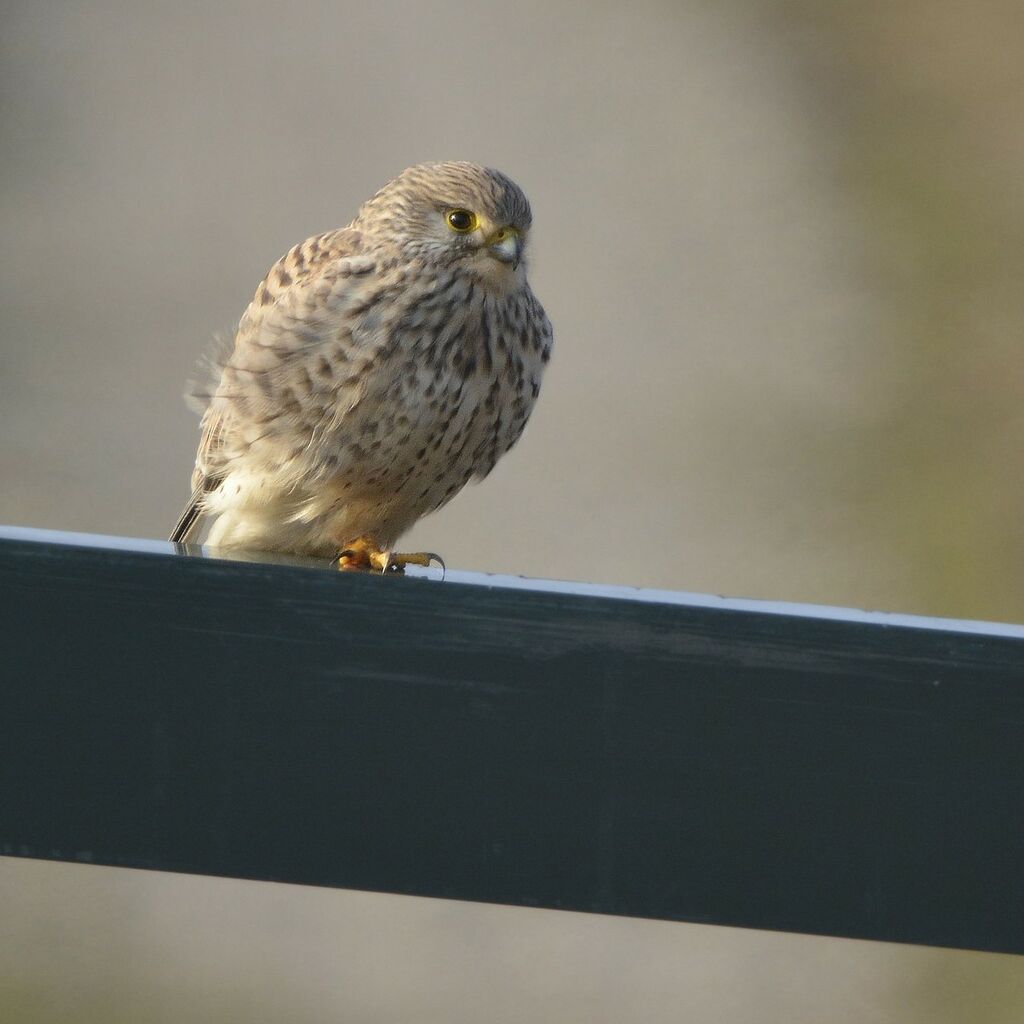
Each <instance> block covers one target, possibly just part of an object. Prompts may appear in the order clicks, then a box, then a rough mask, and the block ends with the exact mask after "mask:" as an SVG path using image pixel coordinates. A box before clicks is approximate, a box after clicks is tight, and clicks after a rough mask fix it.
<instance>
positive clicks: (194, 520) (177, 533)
mask: <svg viewBox="0 0 1024 1024" xmlns="http://www.w3.org/2000/svg"><path fill="white" fill-rule="evenodd" d="M209 490H210V487H209V483H208V482H207V481H204V482H203V483H201V484H200V485H199V486H198V487H197V488H196V489H195V490H194V491H193V492H192V497H191V498H189V499H188V503H187V504H186V505H185V508H184V511H183V512H182V513H181V515H180V516H179V517H178V521H177V523H175V525H174V529H173V530H172V531H171V536H170V538H169V539H170V541H171V543H172V544H187V543H188V542H189V538H190V537H191V536H192V533H193V532H194V530H195V528H196V527H197V526H198V525H199V520H200V519H201V518H202V515H203V498H205V497H206V492H207V491H209Z"/></svg>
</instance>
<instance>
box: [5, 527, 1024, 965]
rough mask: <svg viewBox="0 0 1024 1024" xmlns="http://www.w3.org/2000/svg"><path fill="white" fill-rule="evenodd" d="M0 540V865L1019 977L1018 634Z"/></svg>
mask: <svg viewBox="0 0 1024 1024" xmlns="http://www.w3.org/2000/svg"><path fill="white" fill-rule="evenodd" d="M189 554H195V552H182V551H175V549H174V548H173V547H172V546H170V545H167V544H162V543H157V542H144V541H127V540H123V539H116V538H98V537H90V536H83V535H63V534H51V533H45V532H43V531H28V530H18V529H15V528H7V529H5V530H3V531H0V635H2V659H3V660H2V668H0V853H3V854H6V855H11V856H26V857H36V858H47V859H54V860H77V861H91V862H95V863H101V864H110V865H122V866H126V867H136V868H150V869H159V870H170V871H184V872H195V873H200V874H212V875H225V876H234V877H242V878H253V879H273V880H279V881H286V882H296V883H303V884H309V885H321V886H338V887H344V888H356V889H366V890H374V891H385V892H396V893H410V894H416V895H423V896H435V897H444V898H451V899H464V900H478V901H486V902H494V903H506V904H518V905H525V906H536V907H547V908H560V909H566V910H582V911H593V912H600V913H607V914H625V915H632V916H640V917H655V918H665V919H672V920H679V921H695V922H704V923H709V924H725V925H740V926H746V927H755V928H768V929H779V930H786V931H797V932H807V933H817V934H827V935H842V936H855V937H861V938H871V939H884V940H891V941H897V942H914V943H925V944H933V945H943V946H957V947H964V948H974V949H981V950H998V951H1005V952H1018V953H1021V952H1024V628H1022V627H1019V626H1009V625H1005V626H1004V625H998V624H988V623H971V622H954V621H948V620H930V619H920V618H913V617H906V616H886V615H879V614H871V613H860V612H853V611H844V610H841V609H824V608H815V607H808V606H796V605H773V604H759V603H758V602H750V601H727V600H721V599H717V598H704V597H700V596H697V595H689V594H668V593H662V592H643V591H630V590H625V589H622V588H601V587H594V586H586V585H572V584H551V583H544V582H542V581H530V580H513V579H507V578H499V577H486V576H476V575H470V574H461V573H450V574H449V576H448V578H447V579H446V580H445V581H444V582H440V581H439V580H438V579H436V578H427V577H425V576H417V577H406V578H399V577H369V576H359V575H351V574H342V573H336V572H332V571H329V570H328V569H326V568H324V567H323V566H318V565H312V564H298V563H286V564H281V563H276V564H275V563H269V562H262V561H261V562H244V561H227V560H218V559H212V558H206V557H188V555H189Z"/></svg>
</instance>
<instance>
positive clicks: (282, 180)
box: [0, 0, 1024, 1024]
mask: <svg viewBox="0 0 1024 1024" xmlns="http://www.w3.org/2000/svg"><path fill="white" fill-rule="evenodd" d="M3 15H4V31H3V34H2V39H0V137H2V138H3V139H4V146H3V158H2V161H0V177H2V188H0V230H2V233H3V238H4V241H5V244H4V246H3V252H2V255H0V260H2V272H0V296H2V301H0V437H2V441H0V472H2V481H3V484H2V487H0V522H5V523H13V524H20V525H28V526H38V527H50V528H58V529H69V530H86V531H95V532H103V533H113V534H126V535H131V536H139V537H163V536H165V535H166V534H167V532H168V530H169V529H170V527H171V525H172V524H173V522H174V520H175V518H176V516H177V513H178V512H179V510H180V506H181V505H182V503H183V502H184V499H185V498H186V496H187V493H188V478H189V474H190V471H191V465H192V459H193V456H194V451H195V445H196V442H197V441H198V433H197V430H196V426H197V423H196V420H195V419H194V417H193V416H192V414H191V413H189V412H188V410H187V409H186V407H185V405H184V403H183V401H182V397H181V396H182V393H183V391H184V386H185V381H186V380H187V379H188V378H189V377H190V376H191V375H192V374H193V372H194V365H195V362H196V360H197V358H198V357H199V356H200V355H202V354H203V353H204V352H205V351H207V350H208V349H209V347H210V344H211V340H212V337H213V335H214V333H216V332H224V331H228V330H230V328H231V327H232V325H233V324H234V323H235V322H236V321H237V319H238V317H239V315H240V314H241V312H242V310H243V309H244V307H245V305H246V303H247V302H248V301H249V298H250V297H251V294H252V292H253V290H254V288H255V286H256V284H257V283H258V281H259V280H260V278H261V277H262V275H263V274H264V272H265V271H266V269H267V268H268V266H269V265H270V264H271V263H272V262H273V261H274V260H275V259H276V258H277V257H278V256H279V255H280V254H281V253H282V252H284V251H285V250H286V249H287V248H288V247H289V246H291V245H292V244H293V243H294V242H296V241H299V240H301V239H303V238H304V237H306V236H307V235H310V234H313V233H316V232H319V231H323V230H327V229H329V228H333V227H337V226H340V225H342V224H344V223H346V222H347V221H348V220H349V219H350V218H351V217H352V215H353V214H354V212H355V209H356V207H357V206H358V204H359V203H360V202H361V201H362V200H363V199H365V198H367V197H368V196H369V195H370V194H372V192H373V191H374V190H375V189H376V188H378V187H379V186H380V185H381V184H382V183H383V182H384V181H385V180H387V179H388V178H389V177H391V176H393V175H394V174H396V173H397V172H398V171H400V170H401V169H402V168H403V167H405V166H407V165H409V164H411V163H416V162H419V161H421V160H436V159H469V160H475V161H478V162H481V163H487V164H490V165H493V166H496V167H499V168H501V169H502V170H504V171H506V172H507V173H508V174H510V175H511V176H512V177H513V178H515V179H516V180H517V181H518V182H519V183H520V184H521V185H522V186H523V188H524V189H525V190H526V192H527V194H528V195H529V196H530V199H531V201H532V203H533V207H534V215H535V230H534V233H533V264H532V271H531V277H532V281H533V285H534V288H535V290H536V292H537V293H538V295H539V296H540V298H541V299H542V301H543V302H544V304H545V306H546V308H547V310H548V312H549V314H550V316H551V319H552V321H553V322H554V324H555V331H556V351H555V358H554V360H553V362H552V364H551V367H550V370H549V374H548V376H547V378H546V380H545V387H544V391H543V393H542V396H541V401H540V403H539V406H538V408H537V411H536V413H535V415H534V418H533V420H532V421H531V424H530V427H529V429H528V430H527V433H526V435H525V437H524V439H523V441H522V442H521V443H520V445H519V446H518V447H517V448H516V449H515V450H514V451H513V452H512V453H511V454H510V455H509V456H508V457H507V458H506V459H505V460H504V461H503V462H502V463H501V464H500V465H499V467H498V469H497V470H496V471H495V472H494V473H493V474H492V476H491V477H490V478H488V480H487V482H486V483H485V484H484V485H482V486H480V487H478V488H471V489H468V490H467V491H465V492H464V493H463V494H462V495H461V496H460V497H459V498H458V499H456V501H455V502H454V503H453V504H452V505H450V506H449V507H448V508H447V509H445V510H443V511H442V512H440V513H438V514H437V515H435V516H433V517H430V518H428V519H427V520H425V521H424V522H423V523H421V524H420V525H419V526H418V527H417V529H416V530H415V532H414V533H413V534H411V535H410V536H409V538H407V543H406V545H404V546H407V547H409V548H410V549H416V548H417V547H426V548H429V549H431V550H437V551H441V552H443V554H444V555H445V558H446V560H447V562H448V564H449V565H450V566H452V567H453V568H459V569H477V570H493V571H500V572H511V573H523V574H526V575H533V576H549V577H558V578H566V579H586V580H594V581H602V582H612V583H626V584H637V585H644V586H658V587H667V588H673V589H686V590H695V591H707V592H714V593H723V594H728V595H732V596H746V597H762V598H777V599H785V600H797V601H817V602H824V603H829V604H841V605H853V606H866V607H872V608H884V609H888V610H898V611H909V612H919V613H925V614H938V615H950V616H961V617H972V618H986V619H997V620H1004V621H1024V518H1022V515H1021V509H1022V506H1024V474H1022V473H1021V472H1020V462H1021V448H1022V445H1024V403H1022V402H1021V395H1022V393H1024V351H1022V345H1021V342H1022V331H1024V286H1022V279H1024V102H1022V96H1024V92H1022V90H1024V6H1022V5H1021V4H1020V2H1019V0H974V2H972V3H970V4H967V3H963V2H960V3H957V2H953V0H927V2H925V0H901V2H900V3H898V4H893V3H886V2H882V0H868V2H863V3H860V4H821V3H817V2H814V0H718V2H715V3H712V2H711V0H703V2H702V0H677V2H674V3H668V2H653V0H635V2H634V3H632V4H630V5H629V8H628V10H627V9H626V8H625V7H624V6H622V5H619V4H613V3H604V2H590V3H570V2H564V3H558V4H553V3H550V2H536V0H520V2H518V3H516V4H507V3H505V4H499V3H496V2H492V0H474V2H469V0H449V2H445V3H413V2H406V3H401V2H395V0H377V2H375V3H374V4H365V3H362V4H356V3H349V2H345V0H335V2H333V3H327V2H323V3H314V2H310V0H293V2H292V3H290V4H288V5H281V4H273V3H268V2H265V0H254V2H249V3H234V2H222V3H219V4H216V5H209V4H206V3H198V2H193V0H181V2H178V3H176V4H174V5H159V6H158V5H148V6H142V5H137V4H131V3H128V2H124V3H112V2H107V0H91V2H87V0H64V2H50V0H35V2H32V3H28V2H21V3H19V2H7V3H5V4H4V7H3ZM0 944H2V949H3V953H2V954H0V1018H3V1019H4V1020H11V1021H18V1022H21V1021H26V1022H28V1021H51V1020H58V1019H59V1020H65V1019H69V1018H72V1019H76V1020H86V1021H92V1020H96V1021H99V1020H103V1021H118V1022H120V1021H126V1022H127V1021H132V1022H150V1021H153V1022H164V1021H167V1022H171V1021H180V1020H192V1021H201V1020H211V1021H213V1020H216V1021H236V1020H237V1021H247V1022H248V1021H258V1022H262V1021H268V1022H269V1021H280V1020H282V1019H287V1020H289V1021H297V1022H306V1021H310V1022H313V1021H324V1020H345V1021H360V1022H361V1021H416V1022H420V1021H424V1022H426V1021H438V1022H440V1021H467V1022H470V1021H474V1022H475V1021H480V1020H492V1021H499V1022H504V1021H509V1022H511V1021H519V1020H536V1021H624V1020H625V1021H628V1020H644V1021H675V1020H679V1019H688V1020H700V1021H735V1020H749V1019H756V1020H758V1021H759V1022H776V1021H778V1022H780V1024H781V1022H787V1024H792V1022H803V1021H808V1022H810V1021H820V1020H829V1021H837V1022H846V1021H849V1022H854V1021H856V1022H861V1021H871V1022H874V1021H878V1022H882V1021H899V1022H903V1021H908V1022H917V1021H921V1022H925V1021H928V1022H935V1021H939V1022H944V1021H950V1022H952V1021H968V1020H969V1021H972V1022H1003V1021H1006V1022H1010V1021H1014V1022H1016V1021H1019V1020H1020V1019H1021V1017H1022V1014H1024V967H1022V964H1021V961H1020V960H1014V959H1012V958H1007V957H997V956H982V955H976V954H967V953H956V952H949V951H939V950H924V949H910V948H897V947H890V946H882V945H874V944H869V943H857V942H846V941H840V940H825V939H815V938H807V937H796V936H783V935H768V934H760V933H754V932H742V931H734V930H730V929H715V928H701V927H691V926H684V925H668V924H662V923H657V922H641V921H628V920H612V919H607V918H598V917H587V916H583V915H570V914H555V913H551V912H540V911H529V910H512V909H508V908H494V907H479V906H472V905H463V904H449V903H442V902H435V901H430V900H416V899H409V898H399V897H387V896H379V895H377V896H374V895H368V894H361V893H347V892H331V891H322V890H303V889H298V888H292V887H287V886H275V885H257V884H253V883H246V882H233V881H226V880H217V879H198V878H189V877H180V876H169V875H152V874H148V873H145V872H129V871H116V870H111V869H104V868H96V867H75V866H69V865H63V866H61V865H51V864H37V863H33V862H28V861H22V862H19V861H12V860H5V861H3V862H0Z"/></svg>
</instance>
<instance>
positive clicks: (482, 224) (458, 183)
mask: <svg viewBox="0 0 1024 1024" xmlns="http://www.w3.org/2000/svg"><path fill="white" fill-rule="evenodd" d="M530 223H531V215H530V204H529V202H528V201H527V199H526V196H525V195H523V191H522V189H520V188H519V186H518V185H516V183H515V182H514V181H512V180H511V179H510V178H507V177H506V176H505V175H504V174H502V173H501V172H500V171H495V170H492V169H491V168H489V167H480V166H479V165H477V164H470V163H461V162H452V163H435V164H417V165H416V166H415V167H410V168H409V169H408V170H405V171H403V172H402V173H401V174H400V175H399V176H398V177H397V178H394V179H393V180H392V181H389V182H388V183H387V185H385V186H384V187H383V188H382V189H381V190H380V191H379V192H378V193H377V194H376V195H375V196H374V197H373V198H372V199H371V200H370V201H369V202H367V203H365V204H364V205H363V207H362V209H360V211H359V216H358V217H357V218H356V220H355V221H354V222H353V227H355V228H357V229H359V230H360V232H361V233H362V234H363V236H364V238H365V239H366V241H367V242H368V243H370V244H371V245H373V244H376V245H381V246H384V247H388V248H390V247H396V248H397V249H398V250H400V251H401V252H402V253H403V254H404V255H405V256H406V257H408V258H410V259H414V258H422V259H425V260H428V261H431V262H436V263H439V264H441V265H446V266H452V265H457V266H459V267H460V268H462V269H464V270H466V271H468V272H470V273H472V274H473V275H474V276H475V277H477V278H480V279H481V280H483V281H484V282H486V283H488V284H489V285H491V286H492V287H495V288H498V289H499V290H506V289H508V288H511V287H513V286H514V285H515V284H516V283H518V282H521V281H522V280H524V279H525V274H526V270H525V263H524V256H525V250H526V241H527V235H528V233H529V230H530Z"/></svg>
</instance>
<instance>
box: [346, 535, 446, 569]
mask: <svg viewBox="0 0 1024 1024" xmlns="http://www.w3.org/2000/svg"><path fill="white" fill-rule="evenodd" d="M337 562H338V568H339V569H341V570H342V572H391V573H401V572H404V571H405V567H406V566H407V565H422V566H424V567H425V568H426V567H427V566H429V565H430V564H431V562H437V563H438V564H439V565H440V566H441V571H442V572H443V571H444V568H445V565H444V560H443V559H442V558H441V556H440V555H436V554H434V552H433V551H413V552H407V553H404V554H403V553H399V552H397V551H385V550H384V549H383V548H382V547H381V546H380V545H379V544H378V543H377V542H376V541H375V540H374V539H373V538H372V537H367V536H365V535H364V536H362V537H356V539H355V540H352V541H349V542H348V543H346V544H345V545H344V547H343V549H342V550H341V551H340V552H338V559H337Z"/></svg>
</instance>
